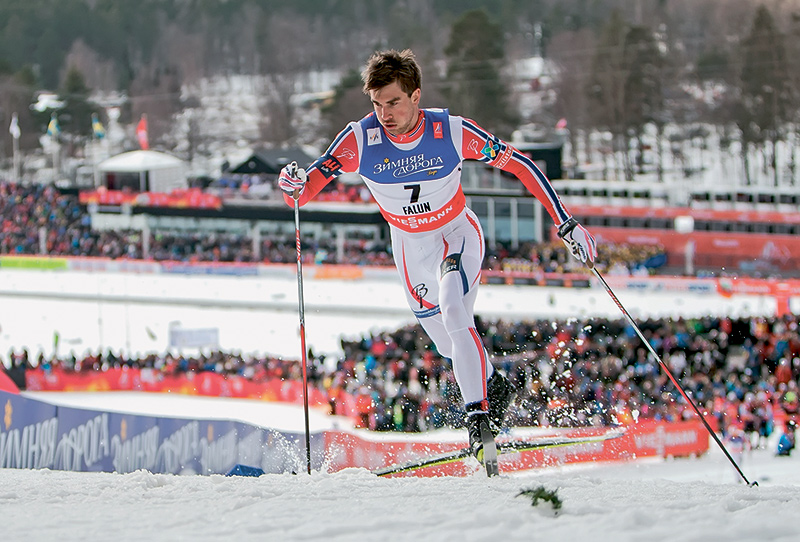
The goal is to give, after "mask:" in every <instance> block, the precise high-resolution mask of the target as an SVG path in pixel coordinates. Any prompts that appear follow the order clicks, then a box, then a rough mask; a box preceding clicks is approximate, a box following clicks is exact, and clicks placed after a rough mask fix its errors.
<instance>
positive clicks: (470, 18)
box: [444, 9, 514, 137]
mask: <svg viewBox="0 0 800 542" xmlns="http://www.w3.org/2000/svg"><path fill="white" fill-rule="evenodd" d="M444 52H445V55H446V57H447V77H448V81H447V83H446V86H447V91H446V92H445V94H446V97H447V101H448V107H449V108H450V110H451V111H452V112H453V113H454V114H457V115H462V116H465V117H469V118H472V119H474V120H475V122H477V123H478V124H480V125H482V126H484V127H485V128H486V129H488V130H491V131H493V132H496V133H497V134H498V135H501V136H503V137H507V136H508V135H510V132H511V130H512V128H513V125H514V116H513V114H512V113H511V112H510V110H509V108H508V99H507V96H508V90H507V89H506V88H505V86H504V85H503V82H502V81H501V79H500V66H501V65H502V63H503V58H504V56H505V54H504V49H503V33H502V31H501V29H500V25H499V24H497V23H495V22H493V21H491V20H490V19H489V16H488V15H487V14H486V12H485V11H484V10H482V9H478V10H473V11H468V12H466V13H464V14H463V15H462V16H461V17H460V18H459V19H458V20H457V21H456V22H455V23H454V24H453V28H452V32H451V34H450V42H449V43H448V44H447V47H446V48H445V51H444Z"/></svg>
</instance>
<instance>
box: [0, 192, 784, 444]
mask: <svg viewBox="0 0 800 542" xmlns="http://www.w3.org/2000/svg"><path fill="white" fill-rule="evenodd" d="M0 224H2V229H0V254H14V255H58V256H81V257H85V256H90V257H92V256H94V257H105V258H113V259H120V258H127V259H142V258H143V257H144V253H143V246H144V245H145V243H144V242H143V241H144V240H143V239H142V232H139V231H109V230H103V231H98V230H94V229H92V225H91V219H90V216H89V214H88V213H87V210H86V209H85V208H84V207H83V206H82V205H81V204H80V203H79V202H78V198H77V197H76V196H74V195H69V194H66V193H62V192H61V191H59V190H58V189H57V188H55V187H53V186H42V185H27V186H23V185H17V184H12V183H7V182H0ZM150 235H151V237H150V238H149V239H148V243H147V245H148V246H149V257H150V258H151V259H153V260H156V261H164V260H171V261H185V262H254V261H255V257H254V253H253V247H252V241H251V240H250V239H249V238H248V237H247V236H245V235H237V234H231V233H214V234H199V233H187V232H175V231H153V232H151V234H150ZM303 249H304V254H306V255H307V257H308V258H309V259H310V261H311V262H314V263H348V264H355V265H379V266H380V265H386V266H389V265H391V264H392V261H391V251H390V248H389V245H388V243H387V242H384V241H381V240H370V239H360V240H358V239H351V240H349V241H348V242H347V243H346V245H345V249H344V251H343V252H342V251H337V249H336V247H335V244H334V241H333V240H324V239H322V240H307V241H305V242H304V247H303ZM260 252H261V257H260V259H259V260H258V261H261V262H269V263H287V262H293V261H294V258H295V245H294V239H293V238H291V239H288V238H287V239H277V238H271V237H269V238H265V239H263V240H262V245H261V251H260ZM342 254H343V257H341V255H342ZM660 255H661V251H660V249H658V248H657V247H656V248H654V247H646V246H609V245H601V246H600V257H599V260H598V263H597V266H598V268H600V269H601V270H604V271H605V272H607V273H633V274H635V273H646V272H647V269H646V265H645V264H646V263H647V262H649V261H652V259H654V258H658V257H659V256H660ZM573 262H574V259H573V258H571V256H569V255H568V254H567V252H566V250H565V248H564V246H563V245H562V244H561V243H560V242H558V243H554V244H550V243H542V244H523V245H521V246H520V247H518V248H514V249H512V248H511V247H508V246H505V245H503V244H498V245H496V246H495V247H492V248H491V249H489V250H488V253H487V258H486V263H485V265H486V267H487V268H488V269H493V270H502V271H504V272H505V273H516V272H521V273H537V272H573V271H575V268H573V267H571V266H572V265H573ZM479 326H480V328H481V329H479V331H480V332H481V334H482V336H484V337H486V341H487V344H486V346H487V348H488V350H489V352H490V353H491V354H492V356H493V357H494V362H495V364H496V365H497V366H498V367H500V368H501V369H502V370H504V371H505V372H506V373H507V374H508V375H509V376H510V378H511V379H512V381H513V382H514V383H515V384H516V385H517V386H518V388H519V389H520V390H521V394H520V397H519V400H518V402H517V403H516V404H515V405H514V407H513V409H512V412H511V414H510V422H511V423H512V424H514V425H555V426H576V425H599V424H615V423H627V422H631V421H635V420H637V419H658V420H678V419H682V418H686V417H688V416H691V415H692V414H691V412H690V411H689V410H687V408H686V407H687V405H685V404H684V403H683V401H682V399H681V398H680V397H679V395H678V394H676V393H675V390H674V389H672V388H671V386H672V384H671V383H670V381H669V380H668V378H667V376H666V375H665V374H664V373H663V371H661V370H660V368H659V366H658V364H657V362H656V361H654V360H653V359H651V358H650V357H649V356H648V352H647V349H646V348H645V347H644V345H643V344H641V342H640V340H639V338H638V337H637V336H636V335H635V333H633V331H632V330H631V329H630V328H629V327H628V326H627V325H626V324H625V323H624V321H622V320H618V321H614V320H606V319H591V320H587V321H578V320H570V321H565V322H550V321H536V322H505V321H491V322H489V321H485V322H484V321H479ZM641 329H642V331H643V333H644V334H645V337H646V338H647V340H648V341H649V342H650V343H651V344H652V346H653V348H655V350H656V351H657V352H658V353H659V356H660V357H661V358H662V359H663V360H664V361H665V363H667V364H668V366H669V367H670V368H671V370H672V372H673V374H674V375H675V376H676V377H677V378H679V379H680V381H681V382H683V384H684V386H685V388H686V389H687V390H688V391H689V393H690V394H691V396H692V397H693V398H695V399H696V401H697V402H698V403H700V404H701V405H702V407H703V408H705V409H707V410H708V412H713V415H714V417H715V418H716V421H717V423H718V425H719V428H720V429H721V431H723V433H724V432H727V431H728V430H729V429H730V428H739V429H741V430H743V431H745V432H746V433H748V434H750V435H752V436H753V438H754V439H758V438H764V437H766V436H768V435H769V434H770V432H771V431H772V429H773V426H774V424H775V414H776V412H780V413H783V414H785V415H786V416H788V417H789V418H792V419H793V418H795V417H797V415H798V401H799V400H800V398H798V374H800V336H799V335H798V321H797V317H795V316H792V315H788V316H786V317H782V318H769V319H767V318H753V319H730V318H711V317H708V318H703V319H695V320H682V319H677V320H671V319H670V320H664V319H659V320H647V321H644V322H641ZM426 337H427V336H426V335H425V334H424V333H423V332H422V331H421V329H419V328H418V327H417V326H412V327H407V328H402V329H398V330H395V331H391V332H389V331H387V332H383V333H380V334H377V335H372V336H365V337H362V338H361V339H360V340H358V341H352V342H351V341H343V342H342V352H343V355H342V357H341V359H338V360H325V359H323V358H320V357H316V356H314V355H313V353H312V355H311V356H310V362H311V365H312V367H311V377H310V378H311V383H312V385H314V386H316V387H318V388H319V389H320V390H322V391H323V392H324V393H325V395H326V397H327V398H328V399H329V401H330V405H331V412H332V413H337V409H338V408H339V405H340V404H341V402H340V401H339V398H340V396H341V394H349V395H351V396H355V397H357V398H360V400H359V401H358V402H357V404H358V405H359V407H358V408H359V417H360V421H361V423H362V424H363V425H364V426H367V427H370V428H372V429H374V430H398V431H423V430H426V429H430V428H435V427H441V426H444V425H459V424H460V423H461V419H462V413H461V411H460V408H459V406H458V405H460V403H461V401H460V398H459V390H458V387H457V385H456V383H455V378H454V375H453V371H452V368H451V366H450V363H449V361H448V360H447V359H444V358H442V357H441V356H439V355H438V354H437V353H436V351H435V350H434V348H433V346H432V345H431V344H430V343H429V342H428V341H427V338H426ZM3 361H5V360H3ZM331 361H333V363H332V362H331ZM4 365H5V366H6V368H7V369H8V371H9V373H10V374H12V375H13V378H14V380H15V381H17V382H18V383H19V382H22V383H24V378H22V377H21V376H20V375H23V374H24V370H25V368H26V367H41V368H43V369H44V370H51V369H53V368H54V367H60V368H61V369H64V370H67V371H73V372H78V373H83V372H86V371H100V370H103V369H105V368H108V367H115V366H123V365H126V366H132V367H140V368H150V369H153V370H155V371H157V372H158V373H161V374H165V375H167V374H178V373H188V372H200V371H212V372H215V373H218V374H222V375H234V374H235V375H240V376H243V377H245V378H248V379H251V380H253V381H255V382H263V381H266V380H270V379H283V380H286V379H299V378H300V368H299V363H298V361H297V360H286V359H278V358H273V357H257V356H245V355H242V354H238V353H229V352H228V353H226V352H208V353H205V354H202V355H199V354H198V355H196V356H188V355H184V354H181V353H165V354H162V355H156V354H151V355H148V356H146V357H143V358H135V359H134V358H126V357H124V356H122V355H117V354H114V353H112V352H110V351H109V352H104V353H98V354H96V355H87V356H85V357H82V358H76V357H75V356H74V355H70V356H68V357H54V358H53V359H45V358H44V356H42V355H41V354H40V355H39V356H38V357H37V358H36V359H35V360H31V359H29V353H28V352H26V351H20V352H17V351H12V352H9V356H8V360H7V361H6V362H5V363H4Z"/></svg>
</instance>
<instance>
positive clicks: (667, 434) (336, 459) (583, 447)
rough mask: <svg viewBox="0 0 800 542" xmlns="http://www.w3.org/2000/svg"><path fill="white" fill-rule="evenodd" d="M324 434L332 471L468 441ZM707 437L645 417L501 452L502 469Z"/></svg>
mask: <svg viewBox="0 0 800 542" xmlns="http://www.w3.org/2000/svg"><path fill="white" fill-rule="evenodd" d="M606 430H607V428H603V427H591V428H580V429H553V430H552V431H551V432H547V433H544V432H543V433H542V434H541V435H539V436H540V437H542V438H544V437H547V436H562V437H588V436H596V435H600V434H602V433H604V432H605V431H606ZM326 439H327V442H326V444H325V447H326V449H327V450H329V451H330V454H329V458H330V463H331V464H330V468H331V470H332V471H338V470H341V469H345V468H350V467H366V468H368V469H377V468H380V467H385V466H388V465H393V464H396V463H399V462H402V461H407V460H410V459H413V458H417V457H423V456H426V455H432V454H437V453H441V452H447V451H452V450H456V449H458V448H462V447H464V446H466V440H465V441H464V442H447V443H442V442H436V441H424V440H415V441H408V440H399V439H397V440H393V439H392V437H391V434H381V438H380V439H378V438H370V437H365V438H362V437H361V436H360V435H357V434H353V433H344V432H336V431H329V432H327V433H326ZM708 439H709V435H708V432H707V431H706V429H705V427H704V426H703V424H702V423H701V422H700V421H692V422H678V423H666V422H650V421H645V422H640V423H637V424H636V425H631V426H628V430H627V432H626V433H625V434H624V435H623V436H621V437H618V438H614V439H609V440H605V441H599V442H589V443H583V444H574V445H569V446H558V447H552V448H543V449H538V450H530V451H525V452H520V453H514V454H504V455H501V456H500V470H501V471H503V472H513V471H520V470H530V469H535V468H542V467H550V466H559V465H565V464H569V463H586V462H593V461H628V460H632V459H637V458H643V457H688V456H699V455H703V454H704V453H706V452H707V451H708V442H709V440H708ZM476 468H477V463H476V462H474V461H457V462H454V463H448V464H445V465H436V466H433V467H426V468H423V469H418V470H416V471H411V472H407V473H402V474H398V475H397V476H421V477H430V476H466V475H468V474H470V473H472V472H474V471H475V469H476Z"/></svg>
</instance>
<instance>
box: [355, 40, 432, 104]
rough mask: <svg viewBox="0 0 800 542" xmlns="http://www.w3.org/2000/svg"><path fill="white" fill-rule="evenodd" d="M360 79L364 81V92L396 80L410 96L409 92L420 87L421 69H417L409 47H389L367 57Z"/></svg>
mask: <svg viewBox="0 0 800 542" xmlns="http://www.w3.org/2000/svg"><path fill="white" fill-rule="evenodd" d="M361 79H362V81H364V89H363V90H364V94H369V91H370V90H377V89H379V88H383V87H385V86H386V85H390V84H392V83H393V82H395V81H397V82H398V84H399V85H400V88H401V89H403V92H405V93H406V94H408V95H409V96H411V93H413V92H414V91H415V90H417V89H418V88H421V87H422V70H420V69H419V64H417V60H416V58H414V53H413V52H411V49H405V50H403V51H400V52H398V51H396V50H395V49H389V50H388V51H378V52H376V53H373V54H372V56H371V57H369V60H368V61H367V65H366V67H365V68H364V71H362V72H361Z"/></svg>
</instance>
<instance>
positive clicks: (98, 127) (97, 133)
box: [92, 113, 106, 139]
mask: <svg viewBox="0 0 800 542" xmlns="http://www.w3.org/2000/svg"><path fill="white" fill-rule="evenodd" d="M92 131H93V132H94V137H96V138H97V139H103V138H104V137H105V136H106V129H105V128H103V123H102V122H100V119H98V118H97V113H92Z"/></svg>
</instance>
